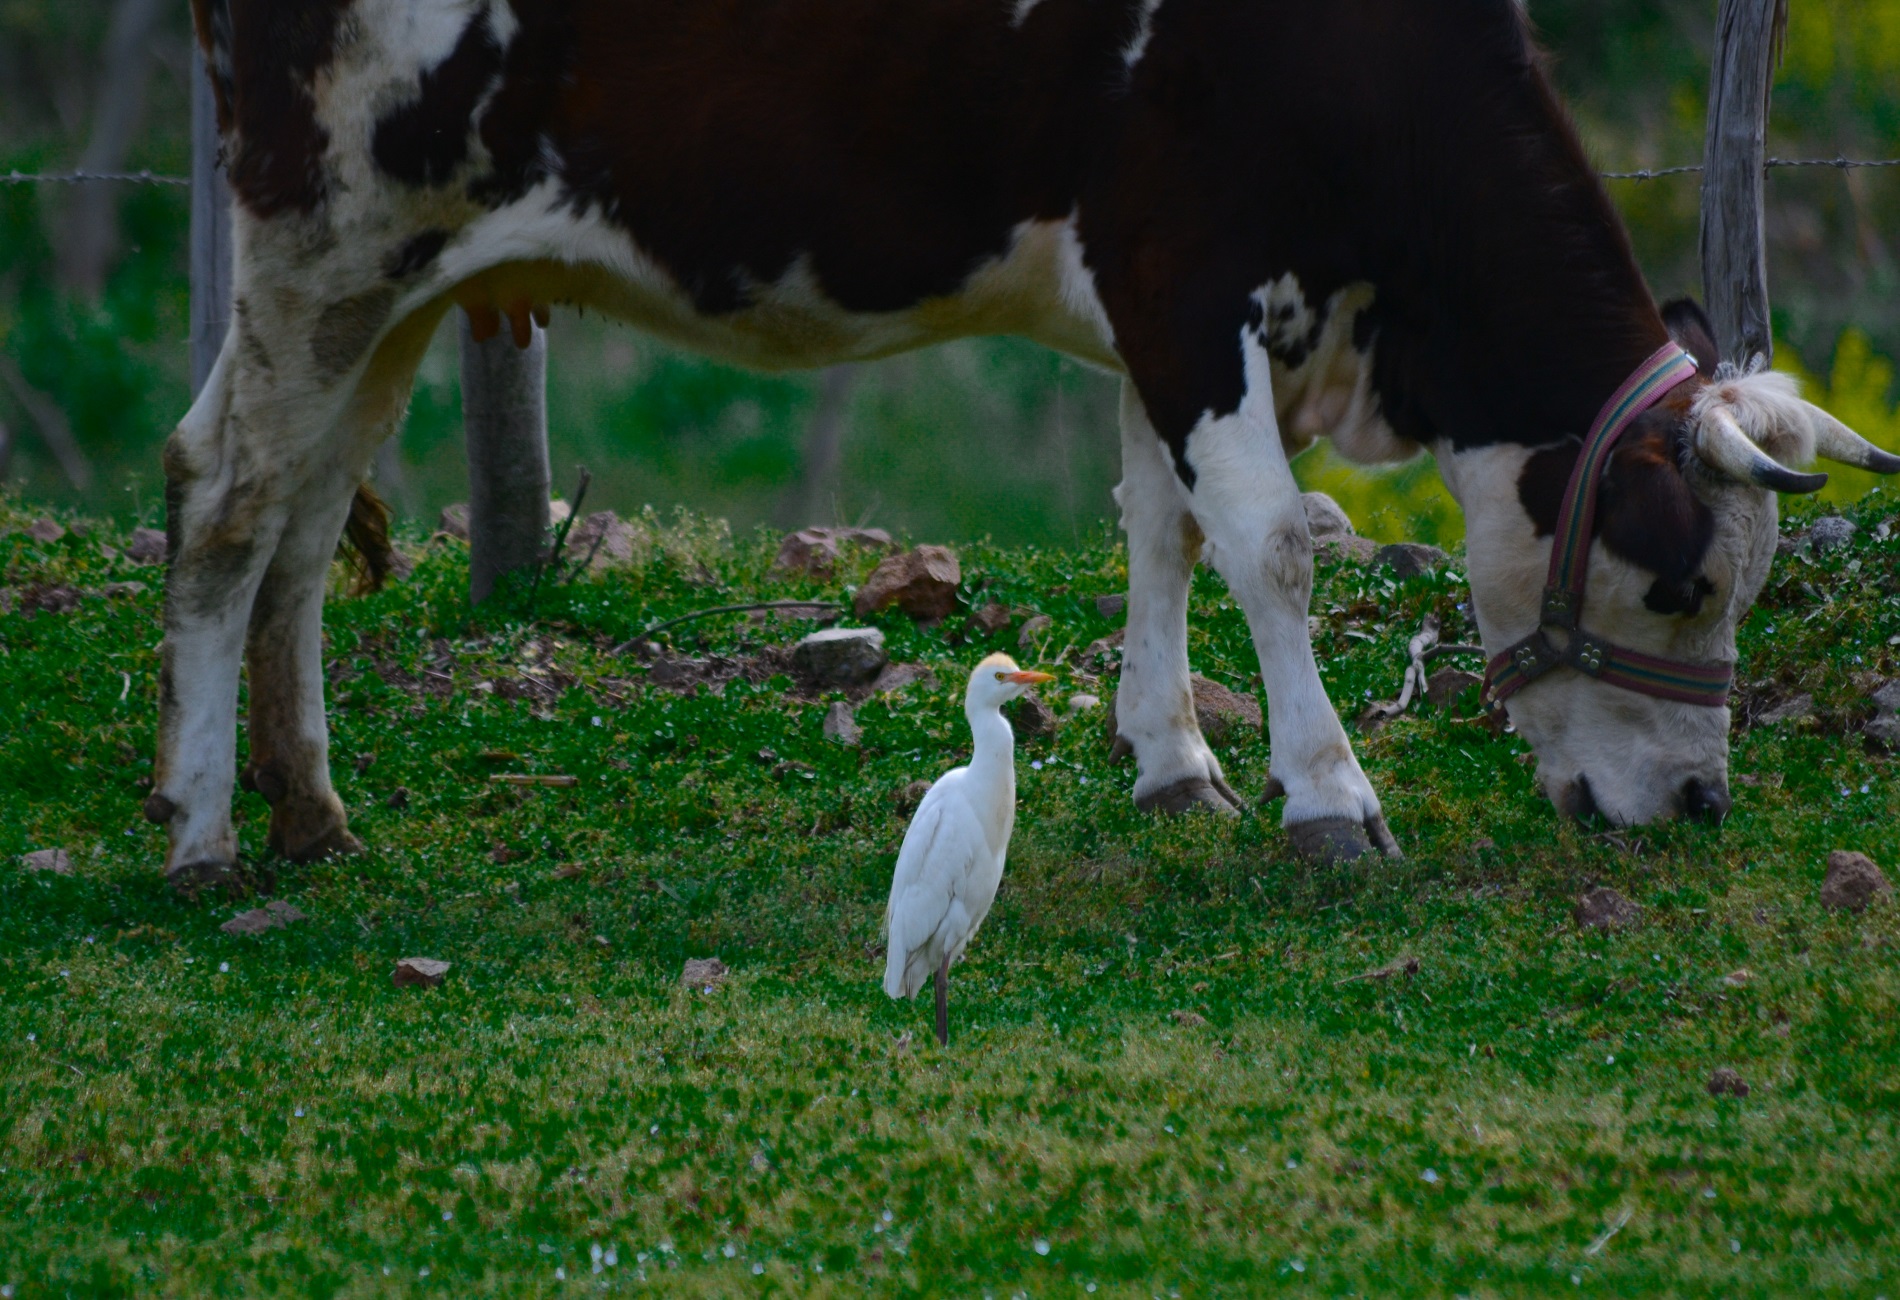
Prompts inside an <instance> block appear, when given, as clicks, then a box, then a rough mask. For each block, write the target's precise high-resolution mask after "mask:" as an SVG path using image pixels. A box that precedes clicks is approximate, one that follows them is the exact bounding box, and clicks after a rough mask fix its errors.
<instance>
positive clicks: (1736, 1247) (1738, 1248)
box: [1728, 1237, 1742, 1255]
mask: <svg viewBox="0 0 1900 1300" xmlns="http://www.w3.org/2000/svg"><path fill="white" fill-rule="evenodd" d="M1728 1253H1729V1254H1731V1255H1739V1254H1741V1253H1742V1243H1741V1242H1739V1241H1737V1240H1735V1238H1733V1237H1730V1238H1729V1239H1728Z"/></svg>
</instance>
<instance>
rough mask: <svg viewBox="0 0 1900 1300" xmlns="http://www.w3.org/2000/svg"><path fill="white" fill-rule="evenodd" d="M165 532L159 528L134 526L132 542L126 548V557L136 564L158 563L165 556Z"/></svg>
mask: <svg viewBox="0 0 1900 1300" xmlns="http://www.w3.org/2000/svg"><path fill="white" fill-rule="evenodd" d="M166 549H167V547H166V543H165V534H164V532H163V531H162V530H160V529H157V528H134V529H133V530H132V544H131V545H130V546H128V547H126V548H125V558H126V559H128V560H130V561H132V563H134V564H157V563H158V562H159V561H160V560H162V559H164V558H165V552H166Z"/></svg>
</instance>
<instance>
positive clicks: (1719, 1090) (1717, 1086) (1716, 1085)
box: [1708, 1065, 1748, 1097]
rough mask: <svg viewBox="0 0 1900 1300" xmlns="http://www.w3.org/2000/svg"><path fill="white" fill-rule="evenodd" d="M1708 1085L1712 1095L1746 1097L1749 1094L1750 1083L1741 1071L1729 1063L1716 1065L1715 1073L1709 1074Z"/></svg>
mask: <svg viewBox="0 0 1900 1300" xmlns="http://www.w3.org/2000/svg"><path fill="white" fill-rule="evenodd" d="M1708 1087H1709V1096H1711V1097H1746V1096H1747V1095H1748V1084H1747V1083H1746V1082H1745V1081H1744V1080H1743V1078H1742V1075H1741V1072H1740V1071H1739V1070H1737V1069H1735V1068H1734V1067H1733V1066H1729V1065H1723V1066H1718V1067H1716V1071H1715V1073H1714V1074H1711V1075H1710V1076H1709V1084H1708Z"/></svg>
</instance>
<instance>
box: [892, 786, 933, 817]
mask: <svg viewBox="0 0 1900 1300" xmlns="http://www.w3.org/2000/svg"><path fill="white" fill-rule="evenodd" d="M929 793H930V782H928V781H912V782H910V783H909V784H908V785H906V786H904V787H903V788H902V789H901V790H899V791H898V792H897V793H896V794H894V795H892V796H891V801H892V802H893V803H895V804H896V805H897V811H899V812H900V813H908V812H911V811H913V810H914V809H915V808H916V807H917V805H918V804H920V803H922V802H923V801H924V796H925V795H927V794H929Z"/></svg>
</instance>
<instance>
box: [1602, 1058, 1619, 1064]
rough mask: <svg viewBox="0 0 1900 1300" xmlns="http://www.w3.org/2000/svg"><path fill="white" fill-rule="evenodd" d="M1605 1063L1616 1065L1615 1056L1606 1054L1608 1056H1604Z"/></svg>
mask: <svg viewBox="0 0 1900 1300" xmlns="http://www.w3.org/2000/svg"><path fill="white" fill-rule="evenodd" d="M1603 1063H1604V1064H1605V1065H1615V1064H1616V1058H1615V1057H1614V1056H1606V1057H1604V1058H1603Z"/></svg>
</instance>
